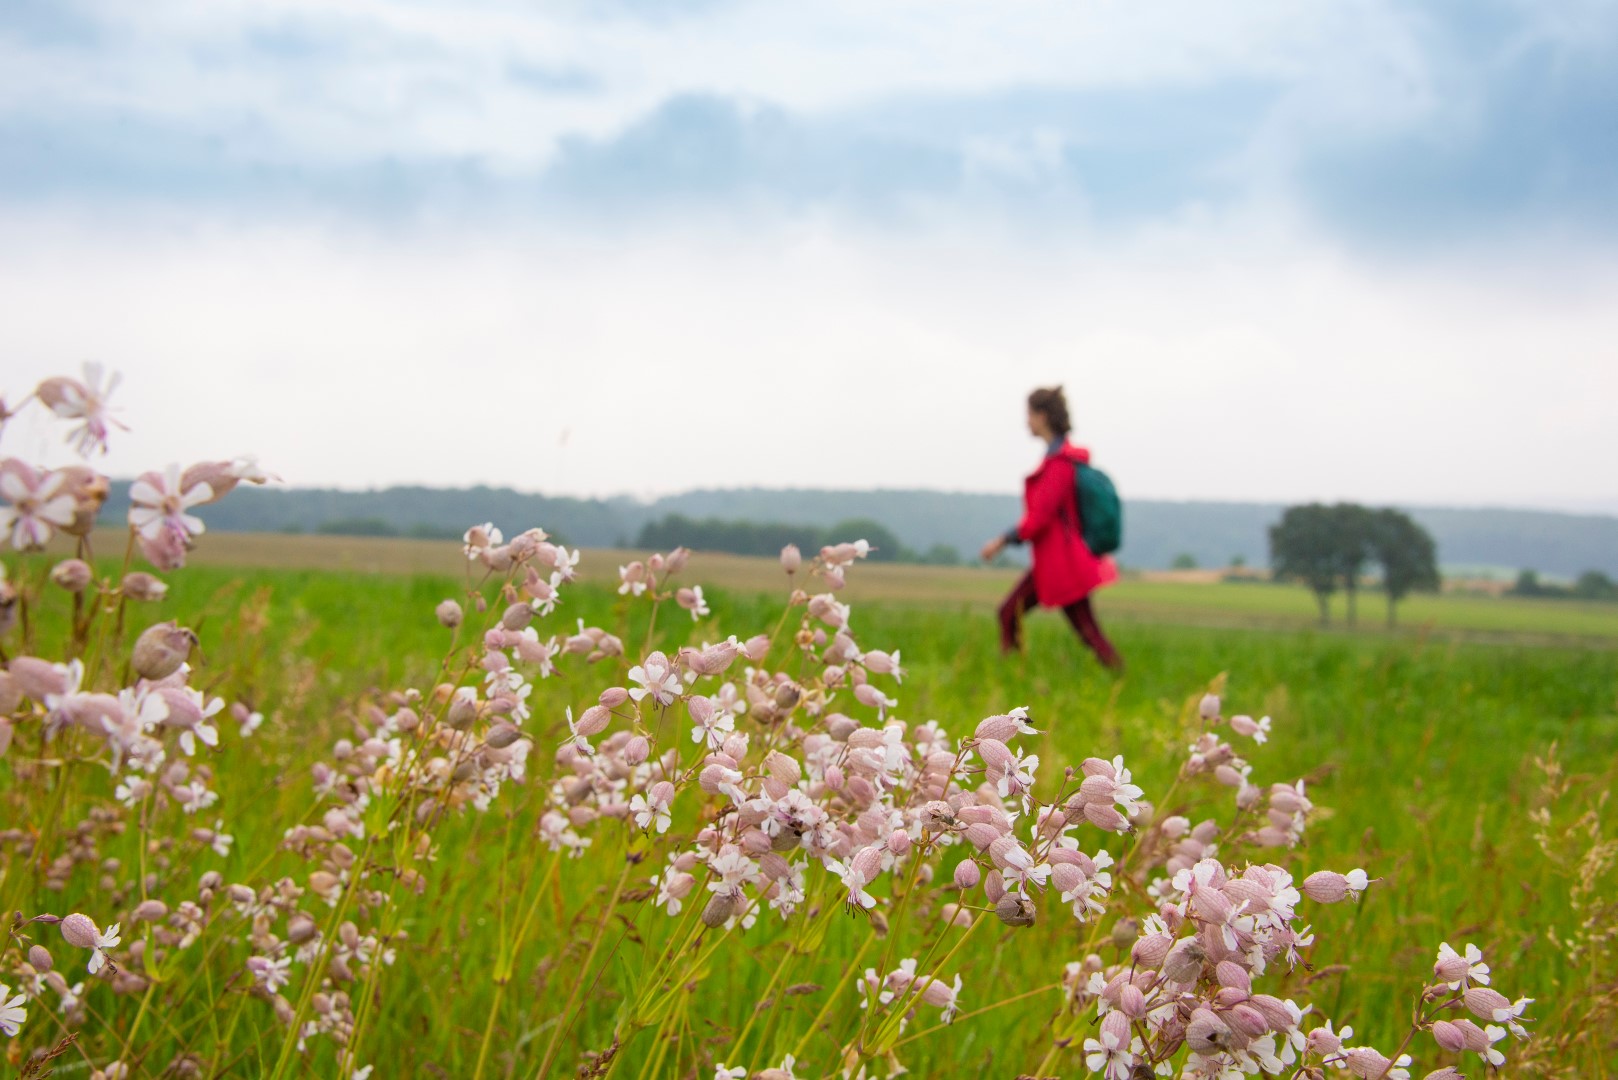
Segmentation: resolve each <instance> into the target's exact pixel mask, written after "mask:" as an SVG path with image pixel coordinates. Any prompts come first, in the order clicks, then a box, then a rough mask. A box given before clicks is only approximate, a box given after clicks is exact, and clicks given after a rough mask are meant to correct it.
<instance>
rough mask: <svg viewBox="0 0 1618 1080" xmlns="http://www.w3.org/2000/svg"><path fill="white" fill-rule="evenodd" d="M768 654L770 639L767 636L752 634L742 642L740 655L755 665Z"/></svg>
mask: <svg viewBox="0 0 1618 1080" xmlns="http://www.w3.org/2000/svg"><path fill="white" fill-rule="evenodd" d="M769 654H770V637H769V635H768V634H754V635H753V636H752V637H750V638H748V639H747V640H746V641H744V642H742V655H743V656H745V657H747V658H748V659H749V660H751V661H753V662H754V663H755V664H756V663H758V662H759V661H760V660H762V659H764V658H765V657H766V656H768V655H769Z"/></svg>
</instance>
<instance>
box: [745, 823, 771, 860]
mask: <svg viewBox="0 0 1618 1080" xmlns="http://www.w3.org/2000/svg"><path fill="white" fill-rule="evenodd" d="M741 839H742V850H743V851H745V852H747V854H749V855H751V856H753V857H754V858H757V857H758V856H760V855H762V854H764V853H765V852H766V851H769V850H770V849H771V848H772V846H773V841H772V840H771V839H770V834H769V833H767V832H765V831H764V830H763V829H756V828H755V829H748V830H747V831H746V832H744V833H742V837H741Z"/></svg>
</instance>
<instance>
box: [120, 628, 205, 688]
mask: <svg viewBox="0 0 1618 1080" xmlns="http://www.w3.org/2000/svg"><path fill="white" fill-rule="evenodd" d="M196 644H197V635H195V634H193V633H192V632H191V631H190V630H189V629H187V628H186V627H183V626H180V625H179V624H178V623H174V622H161V623H156V624H155V625H152V626H149V627H147V628H146V630H145V632H144V633H142V634H141V636H140V637H138V638H136V639H135V651H134V655H133V658H132V664H133V667H134V669H135V673H136V674H137V675H139V676H140V677H141V678H143V679H151V680H152V681H153V682H156V681H157V680H159V679H166V678H168V677H169V676H170V675H172V674H174V673H175V672H176V671H178V670H180V665H181V664H183V663H185V662H186V660H187V659H189V658H190V656H191V650H192V649H193V648H194V647H195V646H196Z"/></svg>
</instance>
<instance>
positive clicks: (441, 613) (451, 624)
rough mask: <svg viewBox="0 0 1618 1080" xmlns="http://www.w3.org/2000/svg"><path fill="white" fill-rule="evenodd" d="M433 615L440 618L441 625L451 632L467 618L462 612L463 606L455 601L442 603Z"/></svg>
mask: <svg viewBox="0 0 1618 1080" xmlns="http://www.w3.org/2000/svg"><path fill="white" fill-rule="evenodd" d="M433 614H435V615H437V616H438V621H439V623H440V624H442V625H443V626H446V627H448V628H449V629H451V630H453V629H455V628H456V627H457V626H459V625H461V620H462V619H463V618H465V616H464V615H463V614H462V612H461V605H460V604H457V603H456V602H455V601H454V600H443V601H440V602H439V604H438V607H437V608H435V609H434V610H433Z"/></svg>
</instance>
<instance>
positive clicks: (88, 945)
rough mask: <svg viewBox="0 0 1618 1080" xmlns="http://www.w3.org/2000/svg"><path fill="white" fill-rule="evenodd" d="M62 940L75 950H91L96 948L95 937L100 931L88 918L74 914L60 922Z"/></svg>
mask: <svg viewBox="0 0 1618 1080" xmlns="http://www.w3.org/2000/svg"><path fill="white" fill-rule="evenodd" d="M59 929H60V930H61V931H62V938H63V940H65V941H66V942H67V943H68V944H69V945H71V946H73V947H74V948H76V949H93V948H95V947H96V937H97V935H99V934H100V933H101V931H99V930H97V929H96V924H95V923H94V922H92V921H90V916H88V915H80V914H79V913H78V912H74V913H73V914H71V915H69V916H68V917H67V918H65V919H63V920H62V924H61V926H60V927H59Z"/></svg>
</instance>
